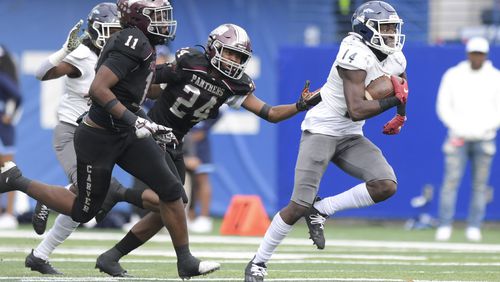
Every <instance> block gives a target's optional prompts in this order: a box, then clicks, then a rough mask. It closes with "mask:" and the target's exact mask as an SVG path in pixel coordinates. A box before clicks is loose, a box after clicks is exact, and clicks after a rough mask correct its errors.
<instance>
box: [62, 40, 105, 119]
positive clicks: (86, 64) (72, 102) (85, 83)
mask: <svg viewBox="0 0 500 282" xmlns="http://www.w3.org/2000/svg"><path fill="white" fill-rule="evenodd" d="M63 61H64V62H66V63H69V64H71V65H73V66H75V67H76V68H78V69H79V70H80V72H81V74H82V76H80V77H77V78H70V77H68V76H66V77H65V78H64V79H65V80H66V81H65V93H64V94H63V95H62V96H61V100H60V101H59V108H58V110H57V116H58V118H59V121H60V122H61V121H63V122H66V123H69V124H73V125H78V124H77V123H76V119H77V118H78V117H79V116H80V115H82V114H83V113H84V112H86V111H88V110H89V105H88V101H89V98H84V96H87V95H88V93H89V88H90V84H91V83H92V80H94V76H95V70H94V68H95V65H96V63H97V55H96V54H95V53H94V52H92V50H90V49H89V48H88V47H87V46H85V45H83V44H80V46H78V48H76V49H75V50H74V51H73V52H71V53H69V54H68V55H67V56H66V57H65V58H64V60H63Z"/></svg>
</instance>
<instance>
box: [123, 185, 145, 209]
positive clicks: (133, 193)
mask: <svg viewBox="0 0 500 282" xmlns="http://www.w3.org/2000/svg"><path fill="white" fill-rule="evenodd" d="M143 192H144V190H143V189H125V195H124V200H125V202H127V203H131V204H132V205H134V206H136V207H139V208H141V209H143V208H144V206H143V205H142V193H143Z"/></svg>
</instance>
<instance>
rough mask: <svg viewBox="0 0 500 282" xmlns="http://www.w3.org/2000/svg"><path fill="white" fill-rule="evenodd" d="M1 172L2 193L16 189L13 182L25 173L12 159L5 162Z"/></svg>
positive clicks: (0, 188) (0, 189)
mask: <svg viewBox="0 0 500 282" xmlns="http://www.w3.org/2000/svg"><path fill="white" fill-rule="evenodd" d="M0 172H1V174H0V193H5V192H9V191H14V190H16V188H15V187H13V186H12V183H13V181H14V180H15V179H16V178H19V177H21V176H22V175H23V174H22V173H21V170H19V168H18V167H17V166H16V164H15V163H14V162H12V161H8V162H5V163H4V164H3V166H2V167H1V168H0Z"/></svg>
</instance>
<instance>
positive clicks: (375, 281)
mask: <svg viewBox="0 0 500 282" xmlns="http://www.w3.org/2000/svg"><path fill="white" fill-rule="evenodd" d="M2 280H5V281H23V282H28V281H37V282H39V281H61V282H63V281H72V282H77V281H81V282H87V281H106V282H108V281H179V278H139V277H134V278H114V277H67V276H65V277H63V278H61V277H2V276H0V281H2ZM190 281H241V278H206V277H204V278H201V279H196V278H192V279H191V280H190ZM266 281H274V282H278V281H329V282H333V281H370V282H378V281H380V282H383V281H387V282H393V281H394V282H399V281H408V280H403V279H378V278H337V277H331V278H266ZM411 281H413V282H431V280H411ZM440 281H441V282H470V281H469V280H460V281H458V280H440Z"/></svg>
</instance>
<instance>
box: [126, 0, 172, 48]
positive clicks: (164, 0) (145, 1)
mask: <svg viewBox="0 0 500 282" xmlns="http://www.w3.org/2000/svg"><path fill="white" fill-rule="evenodd" d="M117 5H118V16H119V17H120V23H121V24H122V26H123V27H128V26H135V27H137V28H138V29H140V30H141V31H142V32H143V33H144V34H145V35H146V36H147V37H148V38H149V40H151V41H152V42H151V43H153V44H154V45H159V44H163V43H165V42H166V41H167V40H168V39H170V40H173V39H174V37H175V31H176V29H177V21H175V20H174V19H173V8H172V5H170V2H169V1H168V0H118V2H117Z"/></svg>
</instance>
